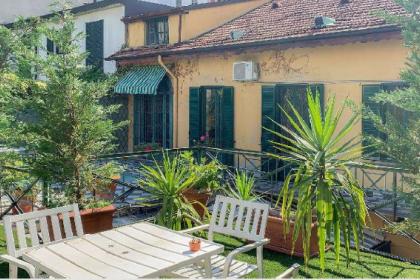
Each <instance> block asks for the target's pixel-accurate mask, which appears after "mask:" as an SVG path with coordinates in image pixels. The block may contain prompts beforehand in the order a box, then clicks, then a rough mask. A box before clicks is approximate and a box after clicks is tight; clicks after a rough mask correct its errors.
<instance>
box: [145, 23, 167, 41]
mask: <svg viewBox="0 0 420 280" xmlns="http://www.w3.org/2000/svg"><path fill="white" fill-rule="evenodd" d="M146 37H147V42H146V43H147V44H148V45H154V44H160V45H163V44H168V41H169V36H168V19H167V18H160V19H152V20H149V21H148V22H147V36H146Z"/></svg>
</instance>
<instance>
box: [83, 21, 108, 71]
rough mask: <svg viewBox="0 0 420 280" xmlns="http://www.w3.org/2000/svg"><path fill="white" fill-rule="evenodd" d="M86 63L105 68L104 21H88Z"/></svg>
mask: <svg viewBox="0 0 420 280" xmlns="http://www.w3.org/2000/svg"><path fill="white" fill-rule="evenodd" d="M86 52H88V56H87V58H86V65H90V66H93V67H97V68H98V69H101V70H103V68H104V21H103V20H98V21H94V22H88V23H86Z"/></svg>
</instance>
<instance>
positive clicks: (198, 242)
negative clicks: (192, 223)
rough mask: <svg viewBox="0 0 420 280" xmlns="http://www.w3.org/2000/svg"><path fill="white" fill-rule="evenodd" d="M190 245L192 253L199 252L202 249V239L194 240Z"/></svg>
mask: <svg viewBox="0 0 420 280" xmlns="http://www.w3.org/2000/svg"><path fill="white" fill-rule="evenodd" d="M189 245H190V251H191V252H197V251H200V249H201V240H200V239H192V240H190V242H189Z"/></svg>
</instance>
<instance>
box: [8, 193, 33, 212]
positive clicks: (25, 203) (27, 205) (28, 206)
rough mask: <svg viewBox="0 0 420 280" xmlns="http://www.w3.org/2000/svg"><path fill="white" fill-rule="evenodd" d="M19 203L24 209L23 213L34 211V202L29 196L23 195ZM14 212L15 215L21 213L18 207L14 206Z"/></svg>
mask: <svg viewBox="0 0 420 280" xmlns="http://www.w3.org/2000/svg"><path fill="white" fill-rule="evenodd" d="M17 204H18V206H19V208H20V209H22V211H23V213H29V212H32V211H33V203H32V200H30V199H29V198H26V197H23V198H22V199H21V200H19V202H18V203H17ZM12 213H13V214H14V215H17V214H19V212H18V210H17V209H16V207H13V209H12Z"/></svg>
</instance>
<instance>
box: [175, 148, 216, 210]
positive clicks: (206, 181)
mask: <svg viewBox="0 0 420 280" xmlns="http://www.w3.org/2000/svg"><path fill="white" fill-rule="evenodd" d="M181 159H182V162H183V164H185V166H186V167H187V168H188V170H189V172H190V173H191V174H194V178H196V179H195V181H194V182H193V183H192V185H191V187H190V188H187V189H186V190H185V191H184V192H183V195H184V197H185V198H186V199H187V200H188V201H190V202H191V203H192V204H193V206H194V208H195V209H196V211H197V212H198V213H199V214H200V217H203V216H204V214H205V212H206V207H207V202H208V200H209V198H210V197H211V195H212V192H213V191H215V190H217V189H218V188H220V182H221V179H222V172H221V171H222V167H221V165H220V164H219V162H218V161H217V160H216V159H213V160H210V161H209V160H207V159H206V158H205V157H202V158H200V159H199V160H196V159H195V158H194V156H193V154H192V152H184V153H182V154H181Z"/></svg>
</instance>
